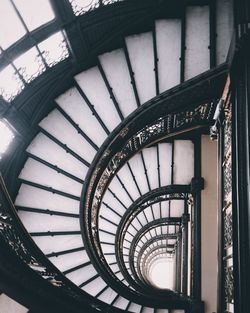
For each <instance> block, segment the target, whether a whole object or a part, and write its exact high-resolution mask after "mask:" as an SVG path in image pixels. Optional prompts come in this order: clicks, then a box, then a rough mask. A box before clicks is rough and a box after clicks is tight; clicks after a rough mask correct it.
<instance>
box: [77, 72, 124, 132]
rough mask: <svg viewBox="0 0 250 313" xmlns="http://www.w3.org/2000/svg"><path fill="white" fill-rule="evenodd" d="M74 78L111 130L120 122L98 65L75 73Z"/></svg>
mask: <svg viewBox="0 0 250 313" xmlns="http://www.w3.org/2000/svg"><path fill="white" fill-rule="evenodd" d="M75 80H76V81H77V83H78V84H79V86H80V87H81V89H82V90H83V92H84V93H85V95H86V96H87V98H88V100H89V101H90V103H91V104H92V105H93V106H94V108H95V110H96V111H97V113H98V114H99V116H100V117H101V119H102V120H103V122H104V123H105V125H106V127H107V128H108V129H109V131H112V130H113V129H114V128H115V127H116V126H117V125H118V124H119V123H120V122H121V119H120V117H119V115H118V113H117V110H116V108H115V106H114V103H113V101H112V100H111V98H110V94H109V92H108V89H107V87H106V85H105V82H104V80H103V78H102V76H101V73H100V71H99V69H98V67H93V68H91V69H89V70H86V71H84V72H82V73H80V74H78V75H76V76H75Z"/></svg>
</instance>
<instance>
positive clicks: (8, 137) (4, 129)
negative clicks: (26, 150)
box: [0, 121, 14, 159]
mask: <svg viewBox="0 0 250 313" xmlns="http://www.w3.org/2000/svg"><path fill="white" fill-rule="evenodd" d="M13 138H14V134H13V132H12V130H11V129H10V128H9V127H8V126H7V124H6V123H5V122H3V121H0V159H1V157H2V155H3V153H4V152H5V151H6V150H7V149H8V146H9V144H10V143H11V141H12V140H13Z"/></svg>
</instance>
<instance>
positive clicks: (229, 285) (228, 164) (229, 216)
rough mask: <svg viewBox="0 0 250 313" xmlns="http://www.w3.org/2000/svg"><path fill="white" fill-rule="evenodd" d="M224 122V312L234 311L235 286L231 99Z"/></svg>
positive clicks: (226, 108)
mask: <svg viewBox="0 0 250 313" xmlns="http://www.w3.org/2000/svg"><path fill="white" fill-rule="evenodd" d="M223 114H224V121H223V123H222V130H221V131H222V136H223V148H222V155H221V157H222V160H223V164H222V182H223V186H222V190H223V193H222V197H223V208H222V235H223V245H222V258H223V261H222V264H223V265H222V267H223V269H222V272H223V275H222V279H223V285H224V296H223V312H225V313H226V312H233V311H234V308H233V306H234V293H233V289H234V284H233V275H234V267H233V211H232V155H231V154H232V153H231V151H232V104H231V100H230V97H229V98H228V100H227V101H226V102H225V103H224V106H223Z"/></svg>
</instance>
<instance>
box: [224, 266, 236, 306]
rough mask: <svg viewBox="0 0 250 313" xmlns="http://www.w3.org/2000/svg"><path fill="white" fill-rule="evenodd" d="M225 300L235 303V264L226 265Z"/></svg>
mask: <svg viewBox="0 0 250 313" xmlns="http://www.w3.org/2000/svg"><path fill="white" fill-rule="evenodd" d="M224 275H225V281H224V288H225V302H226V303H234V287H233V282H234V278H233V266H230V267H225V272H224Z"/></svg>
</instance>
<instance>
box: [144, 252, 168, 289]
mask: <svg viewBox="0 0 250 313" xmlns="http://www.w3.org/2000/svg"><path fill="white" fill-rule="evenodd" d="M149 276H150V280H151V282H152V284H153V285H155V286H156V287H157V288H160V289H171V290H173V289H174V262H173V259H169V258H162V259H161V260H157V261H155V262H154V263H153V264H152V265H151V269H150V274H149Z"/></svg>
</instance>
